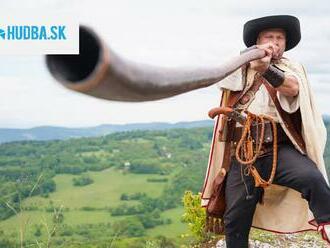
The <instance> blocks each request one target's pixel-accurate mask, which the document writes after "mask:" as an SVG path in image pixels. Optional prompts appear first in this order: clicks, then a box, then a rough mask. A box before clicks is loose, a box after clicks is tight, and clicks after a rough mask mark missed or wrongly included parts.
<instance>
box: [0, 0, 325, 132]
mask: <svg viewBox="0 0 330 248" xmlns="http://www.w3.org/2000/svg"><path fill="white" fill-rule="evenodd" d="M17 6H19V9H18V7H17ZM0 9H1V10H7V13H11V12H12V13H14V12H18V11H22V10H23V11H29V12H32V13H34V12H35V13H37V12H41V13H47V12H52V11H54V10H56V11H58V12H64V13H70V14H73V15H75V16H76V18H78V21H79V22H80V23H82V24H85V25H88V26H90V27H92V28H93V29H95V31H96V32H97V33H98V34H99V35H100V36H101V37H102V38H103V39H104V40H105V41H106V42H107V44H108V46H109V47H111V48H112V49H113V50H115V51H116V52H117V53H119V54H120V55H121V56H123V57H125V58H128V59H130V60H134V61H136V62H141V63H147V64H152V65H159V66H167V67H195V68H196V67H199V66H203V67H204V66H208V65H210V66H212V67H213V66H214V65H221V63H222V62H224V61H226V60H228V58H230V57H231V56H233V55H236V54H238V52H239V51H240V50H242V49H244V48H245V46H244V44H243V41H242V28H243V25H244V23H245V22H246V21H248V20H250V19H253V18H258V17H262V16H267V15H278V14H291V15H295V16H297V17H298V18H299V19H300V22H301V29H302V40H301V42H300V44H299V45H298V46H297V47H296V48H295V49H293V50H292V51H289V52H288V53H287V54H286V56H287V57H289V58H291V59H294V60H297V61H299V62H300V63H302V64H303V65H304V66H305V68H306V70H307V73H308V77H309V80H310V83H311V87H312V89H313V91H314V93H315V96H316V101H317V105H318V107H319V109H320V111H321V112H322V113H323V114H329V115H330V108H329V107H328V106H329V104H328V99H329V94H330V84H329V80H330V78H329V76H330V59H329V58H330V49H329V46H328V44H330V15H329V13H330V5H329V4H327V1H326V0H314V1H297V0H291V1H282V0H279V1H274V2H272V4H271V6H270V5H269V2H266V1H261V0H255V1H254V0H251V1H241V0H240V1H238V0H230V1H229V0H226V1H222V0H217V1H216V0H167V1H159V0H139V1H136V0H121V1H115V0H108V1H101V0H93V1H90V0H79V1H78V0H70V1H67V0H66V1H64V0H52V1H49V0H47V1H46V0H30V1H19V0H11V1H4V0H3V1H1V2H0ZM0 58H1V59H0V127H2V128H31V127H36V126H43V125H52V126H65V127H86V126H95V125H100V124H125V123H141V122H170V123H175V122H180V121H194V120H205V119H208V116H207V112H208V110H209V109H211V108H212V107H214V106H217V105H218V103H219V90H218V88H217V87H216V86H210V87H208V88H205V89H200V90H195V91H192V92H190V93H185V94H181V95H178V96H175V97H171V98H168V99H163V100H158V101H152V102H142V103H123V102H115V101H107V100H102V99H97V98H93V97H90V96H86V95H83V94H80V93H76V92H72V91H69V90H67V89H65V88H64V87H63V86H61V85H60V84H58V83H57V82H56V81H55V80H54V79H53V78H52V77H51V76H50V74H49V73H48V71H47V69H46V67H45V62H44V57H43V56H18V55H16V56H4V55H3V56H1V55H0ZM123 113H125V114H123Z"/></svg>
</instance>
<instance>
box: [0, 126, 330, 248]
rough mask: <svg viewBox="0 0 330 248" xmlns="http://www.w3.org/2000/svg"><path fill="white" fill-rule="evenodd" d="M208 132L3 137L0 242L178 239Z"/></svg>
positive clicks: (135, 243)
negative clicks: (184, 201) (37, 138)
mask: <svg viewBox="0 0 330 248" xmlns="http://www.w3.org/2000/svg"><path fill="white" fill-rule="evenodd" d="M329 130H330V128H329V125H328V131H329ZM211 138H212V128H211V127H204V128H191V129H169V130H158V131H146V130H144V131H143V130H140V131H129V132H120V133H113V134H110V135H107V136H103V137H96V138H79V139H70V140H63V141H59V140H56V141H21V142H12V143H6V144H1V145H0V247H6V248H7V247H8V248H10V247H18V246H23V247H28V246H31V247H38V246H37V243H39V244H40V245H39V247H159V246H161V247H178V246H179V245H180V244H181V243H184V242H185V240H184V239H182V238H181V235H182V234H184V233H187V232H188V230H187V224H185V223H182V222H181V215H182V213H183V208H182V202H181V199H182V196H183V194H184V191H185V190H191V191H192V192H194V193H195V194H196V193H198V192H199V191H200V189H201V186H202V183H203V179H204V175H205V169H206V165H207V160H208V153H209V147H210V143H211ZM329 155H330V147H329V146H327V149H326V153H325V159H326V162H327V168H328V170H329ZM155 244H158V246H157V245H155ZM160 244H161V245H160Z"/></svg>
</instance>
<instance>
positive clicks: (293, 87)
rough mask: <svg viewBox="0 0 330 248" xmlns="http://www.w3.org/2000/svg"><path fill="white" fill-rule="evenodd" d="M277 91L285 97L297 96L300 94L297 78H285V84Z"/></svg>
mask: <svg viewBox="0 0 330 248" xmlns="http://www.w3.org/2000/svg"><path fill="white" fill-rule="evenodd" d="M276 90H277V91H279V92H281V93H282V94H283V95H285V96H291V97H294V96H297V95H298V93H299V84H298V80H297V78H296V77H294V76H291V75H290V76H284V82H283V84H282V85H280V86H279V87H277V88H276Z"/></svg>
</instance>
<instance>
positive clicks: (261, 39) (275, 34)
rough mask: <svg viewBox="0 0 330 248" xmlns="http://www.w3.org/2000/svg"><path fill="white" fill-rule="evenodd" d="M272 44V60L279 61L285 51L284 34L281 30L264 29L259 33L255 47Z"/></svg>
mask: <svg viewBox="0 0 330 248" xmlns="http://www.w3.org/2000/svg"><path fill="white" fill-rule="evenodd" d="M265 43H272V44H273V45H274V46H275V47H276V49H275V51H274V53H273V59H280V58H281V57H282V55H283V53H284V51H285V44H286V33H285V31H284V30H283V29H280V28H274V29H266V30H263V31H262V32H260V33H259V36H258V39H257V45H261V44H265Z"/></svg>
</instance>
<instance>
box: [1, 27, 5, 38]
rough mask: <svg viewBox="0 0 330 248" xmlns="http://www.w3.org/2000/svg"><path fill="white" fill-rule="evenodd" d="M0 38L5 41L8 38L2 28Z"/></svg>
mask: <svg viewBox="0 0 330 248" xmlns="http://www.w3.org/2000/svg"><path fill="white" fill-rule="evenodd" d="M0 37H1V38H2V39H5V38H6V36H5V30H3V29H1V28H0Z"/></svg>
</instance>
